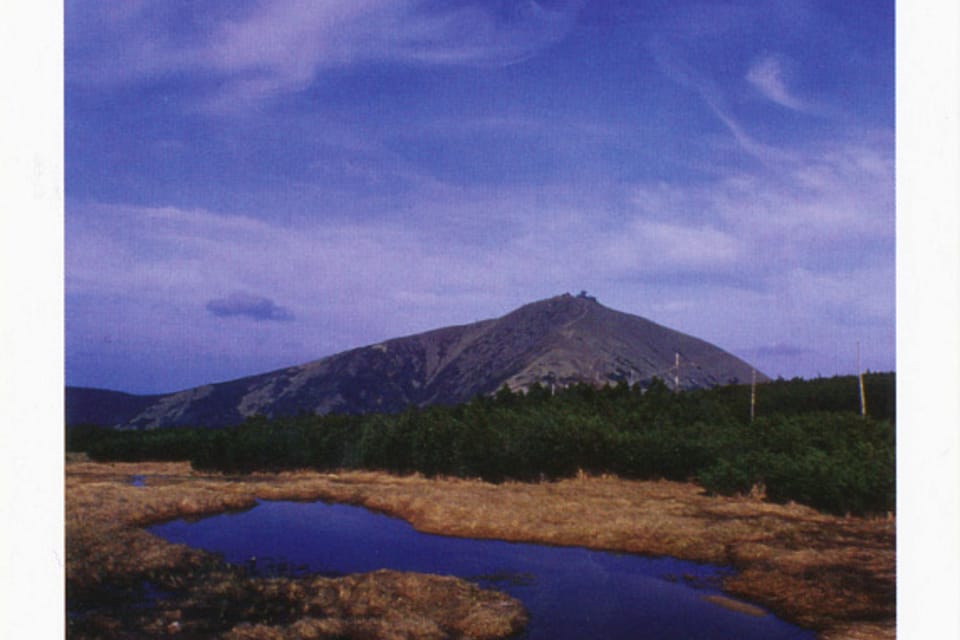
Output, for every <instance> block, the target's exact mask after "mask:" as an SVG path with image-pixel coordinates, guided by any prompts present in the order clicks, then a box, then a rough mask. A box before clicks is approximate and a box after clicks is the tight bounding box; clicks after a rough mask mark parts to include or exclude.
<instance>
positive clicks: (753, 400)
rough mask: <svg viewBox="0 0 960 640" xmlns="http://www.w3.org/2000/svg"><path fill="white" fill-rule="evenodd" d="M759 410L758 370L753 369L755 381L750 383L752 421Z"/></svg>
mask: <svg viewBox="0 0 960 640" xmlns="http://www.w3.org/2000/svg"><path fill="white" fill-rule="evenodd" d="M756 410H757V370H756V369H754V370H753V381H752V382H751V383H750V422H753V416H754V415H755V414H756Z"/></svg>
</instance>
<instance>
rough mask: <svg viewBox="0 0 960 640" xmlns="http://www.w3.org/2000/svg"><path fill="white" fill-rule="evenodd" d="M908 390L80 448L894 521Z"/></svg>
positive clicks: (706, 394)
mask: <svg viewBox="0 0 960 640" xmlns="http://www.w3.org/2000/svg"><path fill="white" fill-rule="evenodd" d="M895 387H896V381H895V374H894V373H872V374H866V375H865V376H864V388H865V397H866V401H867V405H866V409H867V410H866V415H861V410H860V393H859V386H858V380H857V377H855V376H837V377H832V378H817V379H812V380H803V379H799V378H796V379H793V380H782V379H780V380H776V381H772V382H767V383H764V384H760V385H757V388H756V395H755V405H754V407H753V411H752V412H751V393H752V392H751V387H750V386H749V385H731V386H720V387H715V388H712V389H702V390H692V391H682V392H677V393H675V392H673V391H671V390H670V389H669V388H668V387H667V385H666V384H664V383H663V382H662V381H660V380H658V379H654V380H653V381H651V382H648V383H646V384H644V385H639V384H638V385H634V386H632V387H631V386H629V385H627V384H626V383H625V382H624V383H620V384H617V385H608V386H605V387H601V388H597V387H594V386H591V385H586V384H578V385H573V386H570V387H567V388H564V389H558V390H555V391H551V390H550V389H548V388H546V387H542V386H534V387H532V388H530V389H528V390H527V391H526V392H512V391H510V390H509V389H507V388H502V389H501V390H500V391H498V392H497V393H495V394H494V395H492V396H478V397H476V398H474V399H473V400H471V401H470V402H468V403H465V404H461V405H456V406H429V407H410V408H408V409H407V410H406V411H404V412H402V413H398V414H368V415H360V416H357V415H307V414H304V415H300V416H296V417H285V418H267V417H264V416H254V417H251V418H249V419H247V420H246V421H245V422H244V423H243V424H241V425H239V426H236V427H229V428H224V429H209V428H204V427H203V425H197V426H196V427H192V428H177V429H159V430H151V431H118V430H114V429H108V428H103V427H100V426H96V425H78V426H74V427H70V428H69V429H68V430H67V434H66V439H67V450H68V451H77V452H81V451H82V452H86V453H87V455H89V457H90V458H91V459H94V460H97V461H144V460H189V461H190V463H191V464H192V466H193V467H194V468H195V469H198V470H204V471H216V472H222V473H226V474H242V473H248V472H252V471H282V470H291V469H315V470H323V471H329V470H337V469H376V470H383V471H388V472H392V473H398V474H409V473H421V474H423V475H426V476H456V477H465V478H481V479H484V480H487V481H490V482H503V481H507V480H516V481H527V482H537V481H542V480H552V479H559V478H564V477H569V476H573V475H575V474H577V473H580V472H584V473H589V474H615V475H617V476H620V477H623V478H631V479H640V480H652V479H667V480H679V481H688V480H689V481H694V482H696V483H698V484H699V485H701V486H702V487H703V488H704V489H706V490H707V491H708V492H711V493H714V494H724V495H729V494H735V493H747V492H750V491H760V492H761V493H762V494H763V495H765V496H766V498H767V499H768V500H771V501H775V502H787V501H795V502H798V503H801V504H806V505H809V506H812V507H814V508H817V509H820V510H822V511H826V512H830V513H837V514H845V513H851V514H882V513H886V512H892V511H894V510H895V506H896V504H895V503H896V487H895V478H896V468H895V449H896V447H895V430H896V429H895V424H896V407H895ZM751 413H752V414H753V415H751Z"/></svg>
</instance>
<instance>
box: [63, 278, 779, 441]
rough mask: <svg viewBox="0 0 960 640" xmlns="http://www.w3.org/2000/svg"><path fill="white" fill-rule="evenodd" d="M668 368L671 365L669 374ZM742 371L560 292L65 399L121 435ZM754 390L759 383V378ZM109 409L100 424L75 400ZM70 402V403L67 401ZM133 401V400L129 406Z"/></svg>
mask: <svg viewBox="0 0 960 640" xmlns="http://www.w3.org/2000/svg"><path fill="white" fill-rule="evenodd" d="M678 359H679V363H680V366H679V367H677V366H676V365H677V361H678ZM751 375H752V368H751V366H750V365H749V364H747V363H746V362H744V361H742V360H740V359H739V358H737V357H735V356H733V355H731V354H729V353H727V352H726V351H723V350H722V349H720V348H718V347H716V346H714V345H712V344H709V343H707V342H704V341H703V340H700V339H698V338H694V337H693V336H689V335H686V334H683V333H680V332H678V331H674V330H672V329H668V328H667V327H664V326H662V325H658V324H656V323H654V322H651V321H649V320H646V319H644V318H641V317H639V316H634V315H630V314H627V313H622V312H620V311H614V310H613V309H609V308H607V307H604V306H603V305H601V304H600V303H598V302H597V301H596V300H595V299H594V298H591V297H589V296H586V295H585V294H580V295H579V296H572V295H569V294H564V295H561V296H557V297H554V298H549V299H547V300H541V301H538V302H534V303H531V304H528V305H525V306H523V307H520V308H519V309H517V310H515V311H513V312H511V313H508V314H507V315H505V316H503V317H501V318H496V319H492V320H483V321H481V322H476V323H473V324H468V325H462V326H454V327H445V328H442V329H436V330H433V331H428V332H426V333H421V334H417V335H413V336H407V337H403V338H396V339H393V340H388V341H386V342H382V343H379V344H375V345H370V346H367V347H361V348H358V349H353V350H350V351H345V352H342V353H338V354H335V355H332V356H329V357H326V358H323V359H321V360H316V361H313V362H308V363H306V364H302V365H299V366H295V367H290V368H287V369H281V370H279V371H273V372H270V373H265V374H261V375H257V376H251V377H248V378H241V379H239V380H233V381H230V382H223V383H219V384H212V385H204V386H203V387H198V388H196V389H188V390H185V391H181V392H178V393H174V394H169V395H165V396H153V397H150V398H149V400H148V401H144V402H141V403H137V402H129V401H127V402H125V403H122V406H124V407H129V410H128V411H127V413H126V414H125V415H118V413H122V412H118V403H109V402H105V401H104V394H105V393H109V392H104V391H100V390H86V389H77V388H72V389H68V396H67V397H68V402H67V404H68V407H67V410H68V423H69V422H70V418H69V416H70V411H71V406H70V405H71V403H75V404H77V403H81V402H82V403H83V406H84V417H85V418H86V421H87V422H99V423H100V424H109V425H113V426H118V427H126V428H157V427H170V426H183V425H194V426H209V427H221V426H228V425H232V424H237V423H239V422H242V421H243V420H244V419H245V418H246V417H249V416H252V415H256V414H260V415H265V416H268V417H277V416H284V415H296V414H299V413H303V412H307V413H318V414H327V413H369V412H395V411H401V410H403V409H404V408H406V407H407V406H410V405H414V406H424V405H430V404H456V403H460V402H466V401H468V400H470V399H471V398H473V397H474V396H476V395H478V394H488V393H493V392H495V391H496V390H497V389H499V388H500V387H502V386H503V385H508V386H509V387H510V388H511V389H514V390H522V389H525V388H528V387H529V386H531V385H533V384H536V383H539V384H541V385H545V386H548V387H550V386H553V387H563V386H567V385H570V384H575V383H587V384H595V385H603V384H607V383H616V382H620V381H626V382H628V383H631V384H638V383H639V384H642V383H645V382H649V381H650V380H651V379H652V378H654V377H659V378H661V379H663V380H664V381H665V382H667V384H668V385H671V386H673V385H679V387H680V388H683V389H694V388H701V387H710V386H714V385H723V384H731V383H737V382H740V383H744V382H747V381H749V380H750V379H751ZM758 379H759V380H766V377H765V376H763V375H762V374H758ZM92 391H96V392H97V393H99V394H100V395H99V396H98V398H99V399H100V401H101V402H104V406H106V405H109V406H110V408H111V411H110V413H109V415H107V414H106V413H105V415H104V416H103V418H104V420H102V421H101V420H97V419H95V418H96V417H97V416H96V415H95V414H96V411H95V410H94V408H92V407H91V405H96V402H94V401H90V400H86V399H85V398H86V396H85V395H84V393H85V392H92ZM71 398H72V399H71ZM135 398H136V396H135Z"/></svg>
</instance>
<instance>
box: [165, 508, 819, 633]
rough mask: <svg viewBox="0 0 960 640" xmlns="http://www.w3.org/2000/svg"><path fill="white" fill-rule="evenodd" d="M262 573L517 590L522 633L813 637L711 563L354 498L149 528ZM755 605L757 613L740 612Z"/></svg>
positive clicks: (176, 522) (256, 510)
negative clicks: (763, 606)
mask: <svg viewBox="0 0 960 640" xmlns="http://www.w3.org/2000/svg"><path fill="white" fill-rule="evenodd" d="M150 531H151V532H153V533H155V534H157V535H159V536H160V537H162V538H164V539H166V540H169V541H171V542H178V543H186V544H189V545H191V546H193V547H198V548H201V549H206V550H208V551H212V552H217V553H222V554H223V555H224V557H225V558H226V560H228V561H230V562H233V563H236V564H247V565H249V566H250V567H251V568H252V569H254V570H256V571H259V572H261V573H300V572H303V571H307V570H309V571H312V572H319V573H323V574H327V575H342V574H348V573H358V572H367V571H375V570H377V569H394V570H399V571H419V572H424V573H436V574H442V575H455V576H459V577H462V578H466V579H469V580H472V581H474V582H476V583H478V584H480V585H481V586H485V587H491V588H495V589H498V590H501V591H504V592H506V593H509V594H511V595H513V596H514V597H516V598H519V599H520V600H521V601H522V602H523V604H524V606H525V607H526V608H527V610H528V612H529V613H530V625H529V627H528V629H527V631H526V633H525V634H524V635H523V636H522V637H524V638H529V639H531V640H534V639H548V638H549V639H553V640H561V639H564V638H569V639H575V638H576V639H581V638H590V637H593V638H605V639H607V640H619V639H624V640H626V639H628V638H629V639H631V640H636V639H643V638H649V639H651V640H653V639H657V640H663V639H670V638H677V639H679V638H684V639H691V638H696V639H698V640H700V639H703V640H711V639H717V640H721V639H723V640H728V639H730V638H737V639H741V640H750V639H753V638H755V639H758V640H759V639H761V638H762V639H764V640H778V639H783V640H788V639H790V640H800V639H804V640H806V639H812V638H814V634H813V633H812V632H809V631H805V630H803V629H799V628H798V627H795V626H792V625H789V624H787V623H785V622H783V621H782V620H779V619H777V618H776V617H775V616H773V615H770V614H766V613H763V615H755V614H756V613H758V611H757V610H756V608H753V609H752V610H751V609H750V608H749V607H740V608H738V607H731V606H729V599H724V606H721V604H718V603H720V602H721V601H720V600H719V599H717V598H710V600H712V602H711V601H709V600H708V598H709V597H710V596H718V595H720V591H719V589H718V588H717V586H716V585H717V583H718V581H719V579H720V578H721V577H722V576H723V575H724V572H725V570H724V569H722V568H719V567H715V566H710V565H703V564H697V563H692V562H685V561H680V560H675V559H673V558H647V557H642V556H635V555H630V554H616V553H606V552H599V551H590V550H587V549H582V548H578V547H550V546H544V545H533V544H516V543H509V542H501V541H497V540H475V539H467V538H451V537H446V536H437V535H429V534H423V533H419V532H417V531H415V530H414V529H413V527H411V526H410V525H409V524H407V523H406V522H404V521H403V520H399V519H397V518H391V517H388V516H384V515H380V514H376V513H372V512H370V511H367V510H365V509H362V508H360V507H351V506H346V505H336V504H324V503H321V502H316V503H300V502H262V503H260V504H259V505H258V506H257V507H256V508H254V509H251V510H249V511H245V512H243V513H233V514H222V515H218V516H213V517H210V518H204V519H202V520H199V521H196V522H192V523H191V522H186V521H184V520H176V521H173V522H168V523H165V524H161V525H157V526H154V527H151V528H150ZM748 610H749V611H752V613H753V614H754V615H751V614H748V613H745V611H748Z"/></svg>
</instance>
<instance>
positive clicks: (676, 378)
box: [673, 351, 680, 393]
mask: <svg viewBox="0 0 960 640" xmlns="http://www.w3.org/2000/svg"><path fill="white" fill-rule="evenodd" d="M675 355H676V358H675V360H674V365H673V391H674V392H675V393H676V392H679V391H680V352H679V351H677V352H676V353H675Z"/></svg>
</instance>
